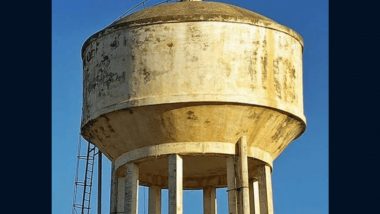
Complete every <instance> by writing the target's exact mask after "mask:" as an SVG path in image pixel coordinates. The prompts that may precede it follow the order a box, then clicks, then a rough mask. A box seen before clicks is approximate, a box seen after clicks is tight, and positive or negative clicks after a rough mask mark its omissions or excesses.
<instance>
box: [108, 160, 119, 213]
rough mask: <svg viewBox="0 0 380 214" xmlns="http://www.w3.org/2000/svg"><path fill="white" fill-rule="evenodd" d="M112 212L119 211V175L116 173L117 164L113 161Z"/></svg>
mask: <svg viewBox="0 0 380 214" xmlns="http://www.w3.org/2000/svg"><path fill="white" fill-rule="evenodd" d="M110 197H111V199H110V213H111V214H116V213H117V175H116V169H115V164H114V163H112V168H111V195H110Z"/></svg>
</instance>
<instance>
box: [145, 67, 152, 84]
mask: <svg viewBox="0 0 380 214" xmlns="http://www.w3.org/2000/svg"><path fill="white" fill-rule="evenodd" d="M143 76H144V83H148V82H149V81H150V80H151V77H150V73H149V72H148V71H147V70H146V68H144V69H143Z"/></svg>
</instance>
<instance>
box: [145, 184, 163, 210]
mask: <svg viewBox="0 0 380 214" xmlns="http://www.w3.org/2000/svg"><path fill="white" fill-rule="evenodd" d="M148 213H149V214H161V188H160V187H158V186H150V187H149V206H148Z"/></svg>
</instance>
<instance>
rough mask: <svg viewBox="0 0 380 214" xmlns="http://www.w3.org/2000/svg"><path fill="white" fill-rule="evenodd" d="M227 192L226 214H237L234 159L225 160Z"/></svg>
mask: <svg viewBox="0 0 380 214" xmlns="http://www.w3.org/2000/svg"><path fill="white" fill-rule="evenodd" d="M226 164H227V191H228V213H229V214H237V194H236V179H235V174H236V173H235V157H234V156H230V157H228V158H227V162H226Z"/></svg>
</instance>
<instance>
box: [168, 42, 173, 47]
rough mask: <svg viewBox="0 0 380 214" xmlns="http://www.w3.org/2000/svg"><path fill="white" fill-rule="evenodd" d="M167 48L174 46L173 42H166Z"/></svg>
mask: <svg viewBox="0 0 380 214" xmlns="http://www.w3.org/2000/svg"><path fill="white" fill-rule="evenodd" d="M166 45H167V46H168V47H169V48H172V47H173V46H174V44H173V42H170V43H168V44H166Z"/></svg>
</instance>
